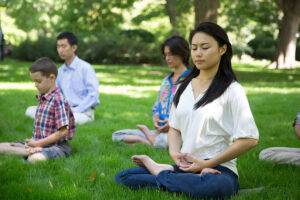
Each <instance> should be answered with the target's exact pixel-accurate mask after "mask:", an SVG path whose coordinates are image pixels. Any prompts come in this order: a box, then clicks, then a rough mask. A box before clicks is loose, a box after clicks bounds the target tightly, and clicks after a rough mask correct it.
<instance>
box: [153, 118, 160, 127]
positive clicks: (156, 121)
mask: <svg viewBox="0 0 300 200" xmlns="http://www.w3.org/2000/svg"><path fill="white" fill-rule="evenodd" d="M153 126H154V128H155V129H156V130H157V131H159V128H160V126H159V115H153Z"/></svg>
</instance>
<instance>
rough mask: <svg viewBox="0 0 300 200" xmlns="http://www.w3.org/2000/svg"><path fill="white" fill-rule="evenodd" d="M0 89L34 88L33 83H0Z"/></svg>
mask: <svg viewBox="0 0 300 200" xmlns="http://www.w3.org/2000/svg"><path fill="white" fill-rule="evenodd" d="M0 89H1V90H10V89H14V90H36V88H35V87H34V83H20V82H18V83H0Z"/></svg>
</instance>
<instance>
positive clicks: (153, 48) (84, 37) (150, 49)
mask: <svg viewBox="0 0 300 200" xmlns="http://www.w3.org/2000/svg"><path fill="white" fill-rule="evenodd" d="M78 38H79V44H78V50H77V52H76V54H77V55H78V56H79V57H80V58H82V59H84V60H86V61H88V62H91V63H119V64H120V63H123V64H129V63H131V64H136V63H161V62H162V59H161V53H160V51H158V49H159V44H157V42H156V41H155V38H154V36H153V35H152V34H151V33H150V32H148V31H145V30H141V29H135V30H124V31H117V32H113V31H112V32H111V33H110V34H109V35H108V34H101V33H100V34H95V35H91V34H89V33H81V34H78ZM44 56H47V57H50V58H51V59H53V60H55V61H60V58H59V56H58V54H57V52H56V39H55V38H48V37H44V36H40V37H39V38H38V40H37V41H31V40H30V39H27V40H25V41H24V42H22V43H21V44H20V45H19V46H17V47H15V48H14V51H13V54H12V57H13V58H15V59H19V60H26V61H34V60H36V59H38V58H40V57H44Z"/></svg>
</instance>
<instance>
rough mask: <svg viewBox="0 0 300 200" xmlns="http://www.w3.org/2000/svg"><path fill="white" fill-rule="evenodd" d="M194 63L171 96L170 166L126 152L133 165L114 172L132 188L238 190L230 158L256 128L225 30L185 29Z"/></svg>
mask: <svg viewBox="0 0 300 200" xmlns="http://www.w3.org/2000/svg"><path fill="white" fill-rule="evenodd" d="M189 41H190V44H191V55H192V60H193V63H194V67H193V69H192V70H191V73H190V74H189V75H188V76H187V78H186V79H185V80H184V81H182V83H181V85H180V87H179V88H178V90H177V92H176V95H175V97H174V103H173V105H172V109H171V113H170V119H169V124H170V129H169V133H168V143H169V153H170V156H171V157H172V159H173V160H174V162H175V164H176V165H173V166H172V165H168V164H159V163H156V162H155V161H153V160H152V159H151V158H150V157H148V156H146V155H135V156H132V160H133V162H135V163H136V164H137V165H138V166H140V167H138V168H131V169H127V170H125V171H122V172H119V173H118V174H117V175H116V177H115V180H116V182H117V183H123V184H124V185H126V186H128V187H131V188H133V189H138V188H140V187H163V188H165V189H167V190H169V191H171V192H182V193H185V194H186V195H189V196H193V197H205V198H224V197H229V196H231V195H234V194H236V193H237V191H238V172H237V168H236V158H237V157H238V156H240V155H241V154H243V153H245V152H247V151H248V150H250V149H251V148H253V147H254V146H256V145H257V141H258V130H257V127H256V125H255V122H254V119H253V116H252V113H251V110H250V107H249V104H248V100H247V97H246V94H245V92H244V90H243V88H242V86H241V85H240V84H239V83H237V82H236V77H235V74H234V72H233V70H232V67H231V57H232V47H231V44H230V42H229V39H228V36H227V34H226V33H225V31H224V30H223V29H222V28H221V27H220V26H218V25H217V24H214V23H211V22H204V23H201V24H199V25H198V26H196V28H195V29H194V30H193V31H191V33H190V38H189Z"/></svg>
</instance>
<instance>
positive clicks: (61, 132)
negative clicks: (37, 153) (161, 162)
mask: <svg viewBox="0 0 300 200" xmlns="http://www.w3.org/2000/svg"><path fill="white" fill-rule="evenodd" d="M68 133H69V130H68V129H67V127H66V126H64V127H61V128H60V129H59V130H58V131H56V132H55V133H53V134H52V135H50V136H48V137H46V138H44V139H41V140H39V141H34V140H33V139H26V140H25V142H26V144H27V145H28V146H30V147H43V146H46V145H48V144H52V143H55V142H57V141H59V140H60V139H62V138H64V137H67V136H68Z"/></svg>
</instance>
